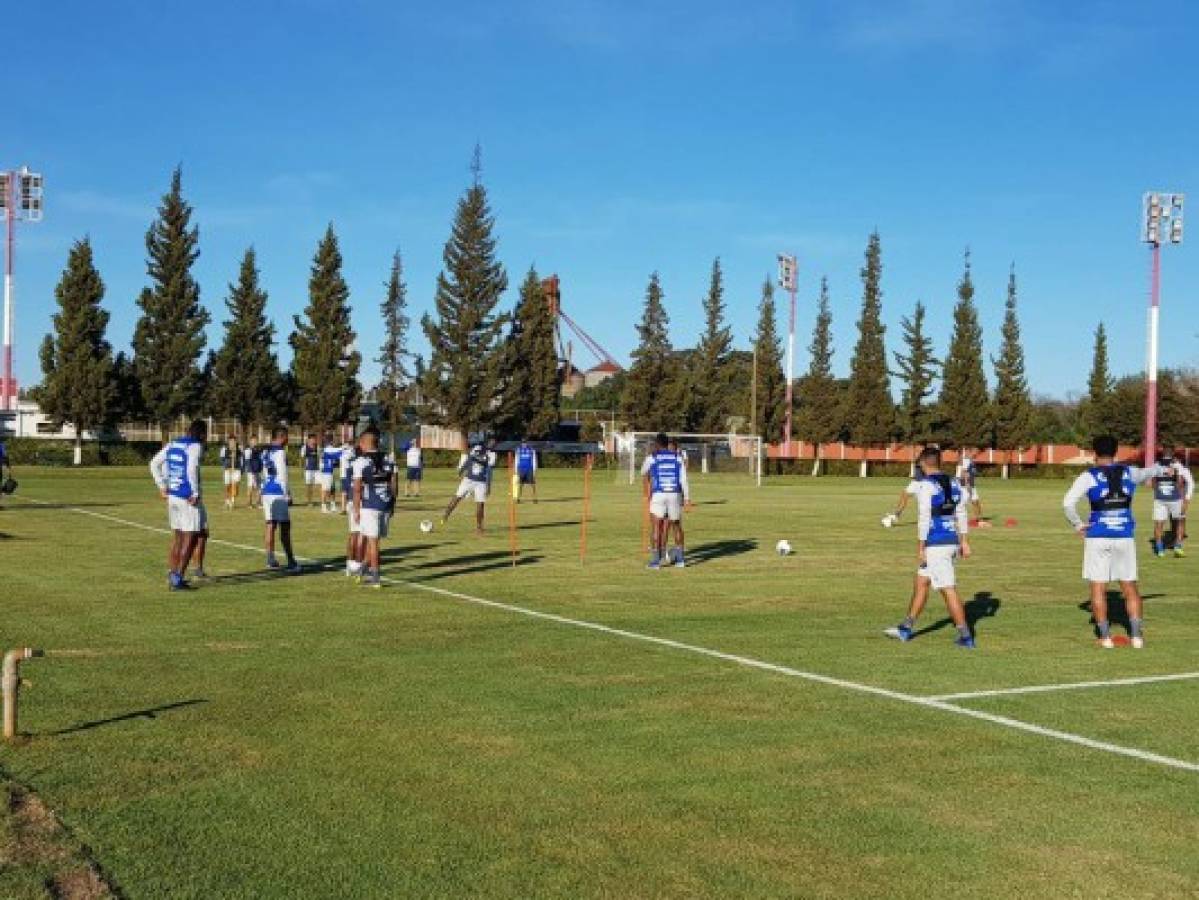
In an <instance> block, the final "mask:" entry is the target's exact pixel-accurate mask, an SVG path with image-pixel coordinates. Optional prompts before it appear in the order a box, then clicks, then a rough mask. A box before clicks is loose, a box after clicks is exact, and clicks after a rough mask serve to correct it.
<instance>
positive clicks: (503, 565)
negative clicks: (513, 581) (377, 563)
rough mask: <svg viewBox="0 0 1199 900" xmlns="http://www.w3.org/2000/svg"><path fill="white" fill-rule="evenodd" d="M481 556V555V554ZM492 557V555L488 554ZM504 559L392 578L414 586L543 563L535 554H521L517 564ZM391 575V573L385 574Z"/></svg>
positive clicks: (506, 556)
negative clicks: (443, 579)
mask: <svg viewBox="0 0 1199 900" xmlns="http://www.w3.org/2000/svg"><path fill="white" fill-rule="evenodd" d="M480 555H481V554H480ZM488 555H490V554H488ZM500 556H502V557H503V558H502V559H494V560H492V561H490V562H480V563H477V564H475V565H468V566H465V567H463V568H457V569H444V570H441V571H426V572H420V573H417V574H414V575H412V574H408V573H410V572H413V571H414V570H415V569H417V568H420V567H416V566H413V567H411V568H408V569H401V570H399V571H398V572H393V573H390V575H391V577H392V578H394V579H396V581H400V582H411V583H413V584H424V583H425V582H429V581H438V580H440V579H442V578H456V577H458V576H460V575H478V574H480V573H482V572H500V571H503V570H504V569H519V568H524V567H525V566H533V565H536V564H537V563H539V562H541V560H542V558H543V557H541V556H540V555H538V554H535V553H527V554H521V555H520V556H518V557H517V558H516V562H515V564H513V562H512V557H511V555H510V554H508V553H502V554H500ZM384 574H389V573H386V572H385V573H384Z"/></svg>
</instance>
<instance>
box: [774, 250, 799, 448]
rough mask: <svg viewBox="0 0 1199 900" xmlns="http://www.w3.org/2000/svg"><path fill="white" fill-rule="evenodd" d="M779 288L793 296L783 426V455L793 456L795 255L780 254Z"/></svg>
mask: <svg viewBox="0 0 1199 900" xmlns="http://www.w3.org/2000/svg"><path fill="white" fill-rule="evenodd" d="M778 260H779V287H781V288H782V289H783V290H784V291H786V292H787V293H788V294H790V295H791V319H790V324H789V326H788V328H787V397H786V400H785V401H784V402H785V404H786V407H785V419H786V421H785V422H784V424H783V428H784V429H785V431H784V432H783V453H784V454H785V455H786V456H787V457H788V458H790V456H791V406H792V403H791V399H792V398H791V394H792V387H791V385H792V382H793V381H794V380H795V294H796V292H797V291H798V286H799V263H798V262H797V261H796V259H795V256H794V255H793V254H788V253H780V254H779V255H778Z"/></svg>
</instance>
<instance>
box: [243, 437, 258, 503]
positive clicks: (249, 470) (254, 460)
mask: <svg viewBox="0 0 1199 900" xmlns="http://www.w3.org/2000/svg"><path fill="white" fill-rule="evenodd" d="M242 455H243V457H244V460H243V463H242V468H243V469H245V473H246V487H247V488H248V490H247V491H246V494H247V497H246V500H247V502H248V504H249V506H250V508H251V509H253V508H254V507H255V506H258V505H259V504H260V503H261V502H262V448H261V447H259V446H258V445H257V444H251V445H250V446H248V447H246V448H245V450H244V451H243V453H242Z"/></svg>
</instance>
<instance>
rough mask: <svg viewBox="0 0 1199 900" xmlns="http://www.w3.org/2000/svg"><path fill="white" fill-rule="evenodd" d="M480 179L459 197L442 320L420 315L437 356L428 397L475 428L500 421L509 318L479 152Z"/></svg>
mask: <svg viewBox="0 0 1199 900" xmlns="http://www.w3.org/2000/svg"><path fill="white" fill-rule="evenodd" d="M472 169H473V171H474V182H473V183H472V184H471V186H470V187H469V188H467V189H466V192H465V193H464V194H463V195H462V197H461V198H460V199H459V201H458V209H457V212H456V214H455V216H454V225H453V230H452V232H451V234H450V238H449V240H448V241H447V242H446V245H445V251H444V253H443V254H442V259H443V260H444V263H445V266H444V269H443V270H442V272H441V274H439V275H438V276H437V294H436V296H435V298H434V306H435V308H436V311H437V318H436V319H433V318H432V317H431V316H428V315H426V316H425V317H424V318H423V319H422V320H421V326H422V327H423V328H424V331H425V335H426V336H427V337H428V339H429V345H430V347H431V351H432V352H431V355H430V359H429V369H428V372H427V375H426V377H425V382H424V386H425V393H426V400H427V401H428V402H429V403H430V404H431V405H433V406H434V408H437V409H440V410H441V413H442V418H443V419H444V421H445V422H446V423H447V424H449V425H451V426H452V427H454V428H459V429H461V430H463V431H464V432H468V433H469V432H471V431H476V430H480V429H485V428H489V427H491V426H493V425H494V424H495V420H496V417H497V411H496V408H495V403H494V401H495V399H496V397H497V395H498V391H499V388H500V385H501V383H502V380H503V376H504V373H503V372H502V371H501V367H502V365H503V363H504V361H505V355H504V353H503V352H502V351H503V348H502V345H501V339H500V335H501V332H502V330H503V327H504V325H505V324H506V322H507V318H506V317H505V316H503V315H498V314H497V313H496V305H497V304H498V303H499V300H500V296H501V295H502V294H503V293H504V291H505V290H506V289H507V287H508V276H507V274H506V273H505V272H504V267H503V265H501V264H500V262H499V261H498V260H497V259H496V257H495V246H496V241H495V237H494V235H493V232H494V229H495V220H494V219H493V218H492V215H491V209H490V206H489V204H488V201H487V190H486V189H485V188H484V187H483V183H482V181H481V179H480V171H481V170H480V165H479V157H478V149H477V148H476V151H475V161H474V165H473V167H472Z"/></svg>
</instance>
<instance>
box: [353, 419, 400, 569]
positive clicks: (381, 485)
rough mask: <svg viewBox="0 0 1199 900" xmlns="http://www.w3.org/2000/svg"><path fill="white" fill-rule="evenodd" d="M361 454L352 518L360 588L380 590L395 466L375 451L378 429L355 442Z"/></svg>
mask: <svg viewBox="0 0 1199 900" xmlns="http://www.w3.org/2000/svg"><path fill="white" fill-rule="evenodd" d="M359 443H360V445H361V453H360V454H359V456H358V458H357V459H356V460H355V461H354V472H353V476H352V477H353V481H354V501H353V510H352V514H353V515H354V516H355V518H357V519H358V527H359V529H360V533H361V538H360V541H359V549H360V552H361V556H362V560H361V561H362V562H363V563H364V564H365V567H366V580H365V581H364V584H366V585H367V586H369V587H374V588H378V587H382V586H383V583H382V581H381V580H380V577H379V541H380V540H381V539H382V538H385V537H387V525H388V522H389V521H390V519H391V514H392V512H393V510H394V509H395V497H396V470H395V464H394V463H393V462H392V461H391V460H390V459H388V458H387V456H386V455H385V454H384V453H383V451H382V450H380V449H379V429H377V428H375V426H374V425H371V426H368V427H367V428H366V430H365V431H363V432H362V436H361V437H360V438H359Z"/></svg>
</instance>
